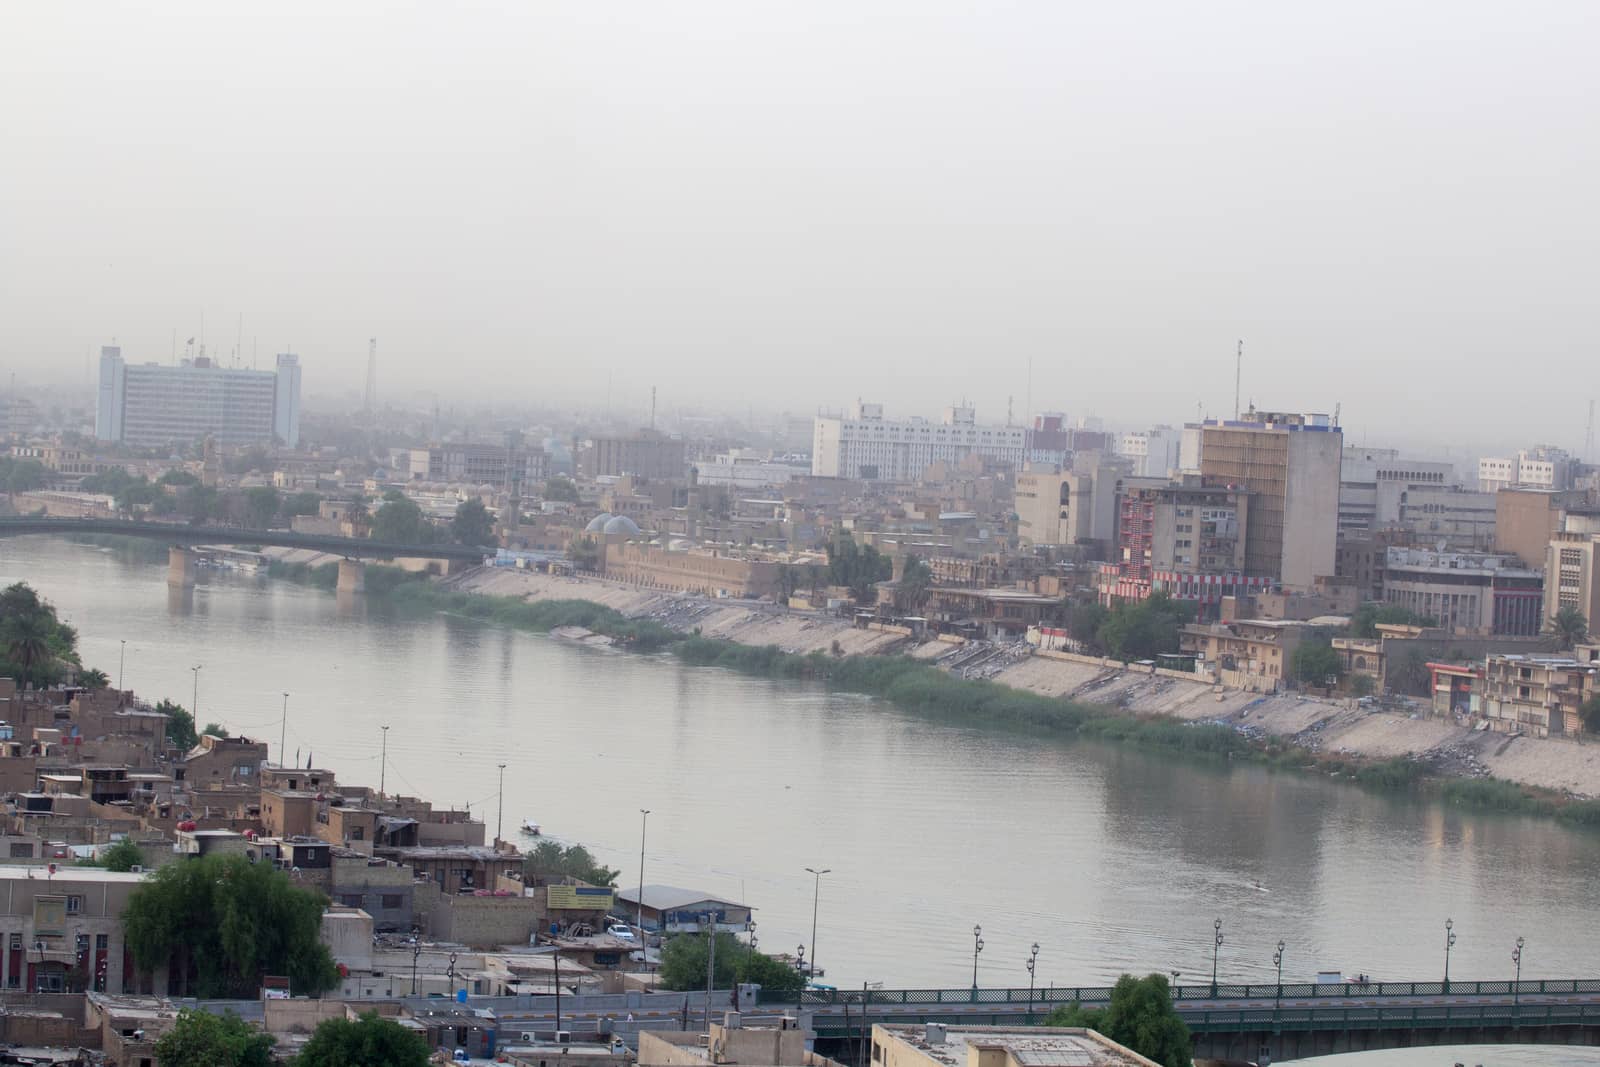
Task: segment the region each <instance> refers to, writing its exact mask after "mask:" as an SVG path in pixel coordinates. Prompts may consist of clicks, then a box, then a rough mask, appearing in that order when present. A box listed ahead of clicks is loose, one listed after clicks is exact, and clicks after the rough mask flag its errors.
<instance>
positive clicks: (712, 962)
mask: <svg viewBox="0 0 1600 1067" xmlns="http://www.w3.org/2000/svg"><path fill="white" fill-rule="evenodd" d="M716 977H717V920H716V919H715V918H711V919H707V920H706V1006H705V1023H706V1033H708V1034H709V1033H710V1032H711V990H712V989H713V988H714V984H715V981H716Z"/></svg>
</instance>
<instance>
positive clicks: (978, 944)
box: [972, 926, 983, 1001]
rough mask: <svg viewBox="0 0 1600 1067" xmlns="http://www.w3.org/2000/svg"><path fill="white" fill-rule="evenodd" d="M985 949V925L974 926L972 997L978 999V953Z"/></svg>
mask: <svg viewBox="0 0 1600 1067" xmlns="http://www.w3.org/2000/svg"><path fill="white" fill-rule="evenodd" d="M982 951H983V927H981V926H974V927H973V928H972V999H973V1000H974V1001H976V1000H977V999H978V953H980V952H982Z"/></svg>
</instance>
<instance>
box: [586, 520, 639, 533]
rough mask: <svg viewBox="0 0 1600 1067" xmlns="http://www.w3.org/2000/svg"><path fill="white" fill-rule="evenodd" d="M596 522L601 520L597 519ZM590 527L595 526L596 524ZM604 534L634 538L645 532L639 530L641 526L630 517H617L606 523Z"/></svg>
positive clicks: (591, 524)
mask: <svg viewBox="0 0 1600 1067" xmlns="http://www.w3.org/2000/svg"><path fill="white" fill-rule="evenodd" d="M595 521H596V522H598V521H599V520H598V519H596V520H595ZM589 525H590V526H593V525H594V523H590V524H589ZM604 532H605V535H606V536H607V537H626V538H633V537H638V536H639V535H640V533H642V532H643V531H641V530H640V529H639V524H638V523H636V522H634V521H633V520H632V519H630V518H628V516H626V515H617V516H615V517H613V518H611V519H610V520H608V521H607V522H606V524H605V526H604Z"/></svg>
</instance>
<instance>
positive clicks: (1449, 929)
mask: <svg viewBox="0 0 1600 1067" xmlns="http://www.w3.org/2000/svg"><path fill="white" fill-rule="evenodd" d="M1455 943H1456V924H1455V921H1454V920H1452V919H1446V920H1445V921H1444V991H1445V992H1446V993H1448V992H1450V946H1451V945H1454V944H1455Z"/></svg>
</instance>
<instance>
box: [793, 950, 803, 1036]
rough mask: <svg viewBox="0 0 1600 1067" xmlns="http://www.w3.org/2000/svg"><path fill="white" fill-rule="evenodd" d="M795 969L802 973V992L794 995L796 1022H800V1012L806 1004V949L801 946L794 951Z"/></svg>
mask: <svg viewBox="0 0 1600 1067" xmlns="http://www.w3.org/2000/svg"><path fill="white" fill-rule="evenodd" d="M794 969H795V970H797V971H799V972H800V991H799V992H797V993H796V994H795V995H794V1015H795V1021H796V1022H799V1020H800V1012H801V1011H802V1010H803V1009H804V1008H805V1003H806V947H805V946H804V945H800V946H799V947H798V948H796V949H795V950H794Z"/></svg>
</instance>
